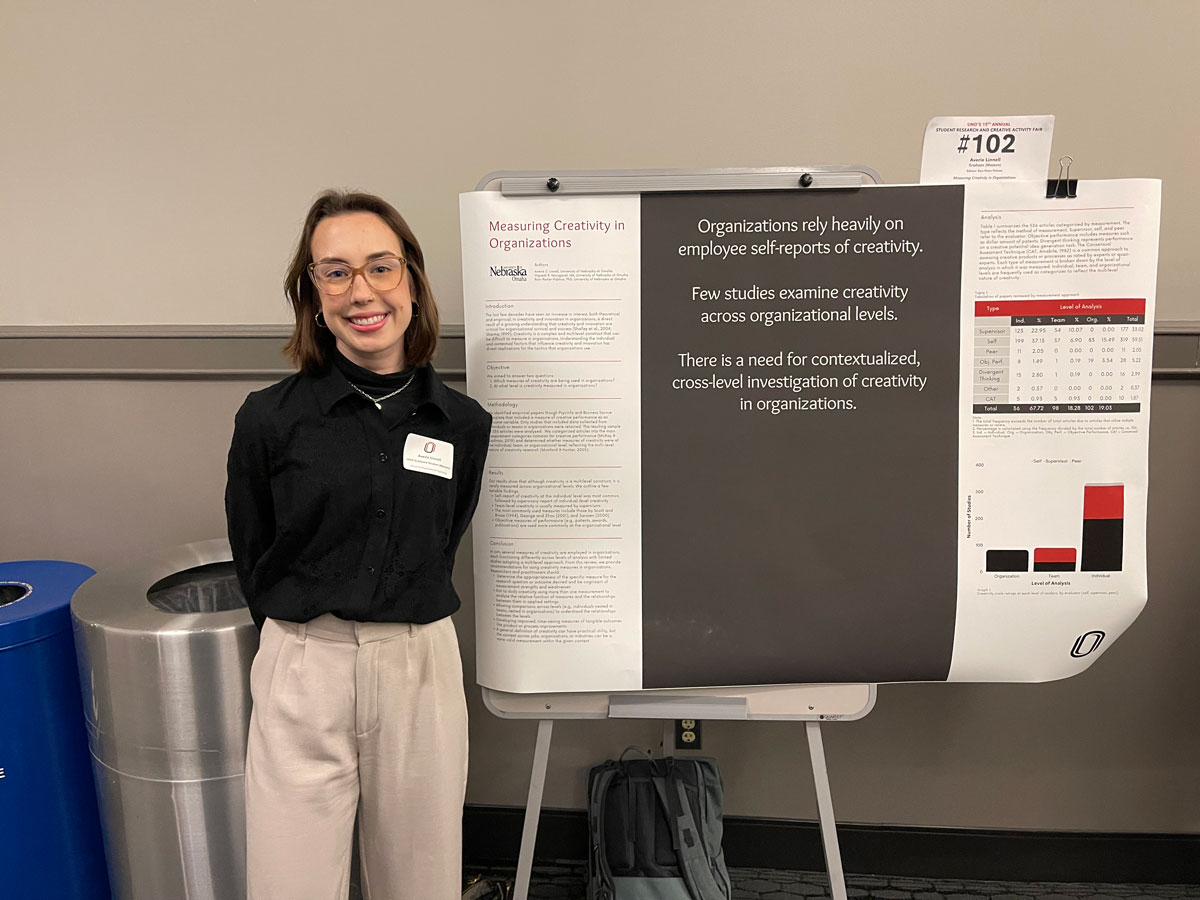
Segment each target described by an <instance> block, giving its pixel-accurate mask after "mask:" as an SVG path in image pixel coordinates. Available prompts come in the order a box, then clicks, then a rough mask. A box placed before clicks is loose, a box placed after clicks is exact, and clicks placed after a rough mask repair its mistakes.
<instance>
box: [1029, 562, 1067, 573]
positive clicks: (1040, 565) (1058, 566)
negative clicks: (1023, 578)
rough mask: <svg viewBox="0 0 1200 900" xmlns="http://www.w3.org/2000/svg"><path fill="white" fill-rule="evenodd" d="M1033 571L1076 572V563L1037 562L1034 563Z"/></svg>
mask: <svg viewBox="0 0 1200 900" xmlns="http://www.w3.org/2000/svg"><path fill="white" fill-rule="evenodd" d="M1033 571H1035V572H1074V571H1075V563H1073V562H1037V561H1034V564H1033Z"/></svg>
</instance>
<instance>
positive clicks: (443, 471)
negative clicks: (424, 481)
mask: <svg viewBox="0 0 1200 900" xmlns="http://www.w3.org/2000/svg"><path fill="white" fill-rule="evenodd" d="M404 468H406V469H408V470H409V471H412V472H427V473H428V474H430V475H439V476H441V477H442V478H453V477H454V445H453V444H451V443H450V442H449V441H435V440H434V439H433V438H428V437H425V436H423V435H420V434H410V435H409V436H408V437H407V438H406V439H405V441H404Z"/></svg>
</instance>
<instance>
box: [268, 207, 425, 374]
mask: <svg viewBox="0 0 1200 900" xmlns="http://www.w3.org/2000/svg"><path fill="white" fill-rule="evenodd" d="M353 212H368V213H374V214H375V215H377V216H379V218H381V219H383V221H384V222H386V223H387V226H388V227H389V228H390V229H392V231H393V232H394V233H395V235H396V237H398V238H399V239H400V246H401V248H402V252H403V253H404V259H405V262H406V264H407V267H408V274H409V276H410V277H411V278H412V293H413V303H414V304H415V306H416V308H415V311H414V313H413V317H412V322H411V323H410V324H409V326H408V330H407V331H406V332H405V333H404V358H405V360H406V362H407V363H408V365H410V366H423V365H425V364H426V363H427V362H429V360H430V359H432V358H433V351H434V350H435V349H436V348H437V339H438V311H437V304H436V303H435V302H434V300H433V290H432V289H431V288H430V287H429V279H428V278H427V277H426V276H425V254H423V253H422V252H421V245H420V244H419V243H417V237H416V235H414V234H413V232H412V229H411V228H409V227H408V223H407V222H405V221H404V217H403V216H402V215H400V213H399V212H397V211H396V208H395V207H394V206H392V204H390V203H388V202H387V201H386V200H384V199H382V198H380V197H376V196H375V195H374V194H363V193H359V192H357V191H326V192H325V193H323V194H321V196H319V197H317V199H316V200H315V201H313V205H312V206H311V207H310V208H309V210H308V215H307V216H305V217H304V228H303V230H302V231H301V232H300V240H299V242H298V243H297V244H296V253H295V255H294V256H293V257H292V263H291V265H290V266H288V271H287V277H286V278H285V280H284V284H283V289H284V292H285V293H286V294H287V298H288V300H290V301H291V304H292V312H293V313H295V316H296V324H295V327H294V328H293V329H292V336H291V337H290V338H289V339H288V342H287V343H286V344H285V345H284V347H283V352H284V354H286V355H287V357H288V359H290V360H291V361H292V363H293V364H295V366H296V368H298V369H301V370H302V371H306V372H313V371H316V370H318V369H321V368H322V367H323V366H324V365H325V362H326V360H328V359H329V351H330V350H331V349H333V345H334V337H333V332H331V331H330V330H329V329H327V328H321V327H320V326H319V325H317V323H316V318H315V317H316V315H317V313H318V312H320V310H321V301H320V299H319V298H318V297H317V286H316V285H315V284H313V281H312V278H311V277H310V275H309V273H308V266H309V263H311V262H312V261H313V259H312V238H313V232H314V231H315V230H316V228H317V223H318V222H320V221H321V220H322V219H328V218H329V217H330V216H340V215H343V214H344V213H353Z"/></svg>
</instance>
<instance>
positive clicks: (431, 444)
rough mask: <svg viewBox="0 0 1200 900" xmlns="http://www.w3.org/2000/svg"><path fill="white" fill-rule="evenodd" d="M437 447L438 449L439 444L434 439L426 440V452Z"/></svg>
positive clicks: (430, 451)
mask: <svg viewBox="0 0 1200 900" xmlns="http://www.w3.org/2000/svg"><path fill="white" fill-rule="evenodd" d="M436 449H437V444H435V443H434V442H433V441H426V442H425V452H426V453H432V452H433V451H434V450H436Z"/></svg>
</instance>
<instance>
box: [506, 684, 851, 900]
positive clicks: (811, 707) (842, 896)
mask: <svg viewBox="0 0 1200 900" xmlns="http://www.w3.org/2000/svg"><path fill="white" fill-rule="evenodd" d="M483 702H484V705H486V706H487V708H488V709H489V710H490V711H491V712H492V713H494V714H495V715H497V716H500V717H501V718H506V719H537V720H538V733H537V744H536V745H535V748H534V751H533V769H532V771H531V773H530V776H529V795H528V798H527V799H526V802H525V825H524V828H523V829H522V830H521V851H520V855H519V856H518V857H517V878H516V885H515V889H514V894H513V898H514V900H527V898H528V896H529V878H530V874H531V872H532V870H533V847H534V843H535V841H536V839H537V827H538V818H539V816H540V814H541V809H542V791H543V789H544V788H545V786H546V767H547V764H548V763H549V760H550V737H551V733H552V730H553V727H554V719H606V718H609V719H663V720H666V723H667V724H665V725H664V728H663V747H664V749H666V748H668V747H671V746H672V745H673V743H674V734H673V732H672V731H671V725H670V722H671V721H672V720H675V719H697V720H705V719H708V720H712V719H774V720H783V721H802V722H804V723H805V724H804V730H805V732H806V734H807V737H808V756H809V762H810V763H811V765H812V773H813V786H814V788H815V791H816V796H817V814H818V816H819V819H820V824H821V842H822V844H823V845H824V849H825V866H826V869H827V870H828V872H829V886H830V893H831V896H832V897H833V900H847V898H846V879H845V875H844V874H843V872H842V855H841V850H840V849H839V848H838V839H837V823H836V821H835V819H834V815H833V798H832V795H831V793H830V790H829V772H828V770H827V769H826V767H825V748H824V745H823V744H822V742H821V722H829V721H842V720H853V719H861V718H862V717H863V716H865V715H866V714H867V713H869V712H870V711H871V708H872V707H874V705H875V685H873V684H814V685H790V686H764V687H742V688H704V689H695V690H670V691H665V690H664V691H642V692H640V693H636V694H603V693H595V694H567V693H564V694H508V693H504V692H502V691H493V690H491V689H489V688H483Z"/></svg>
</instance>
